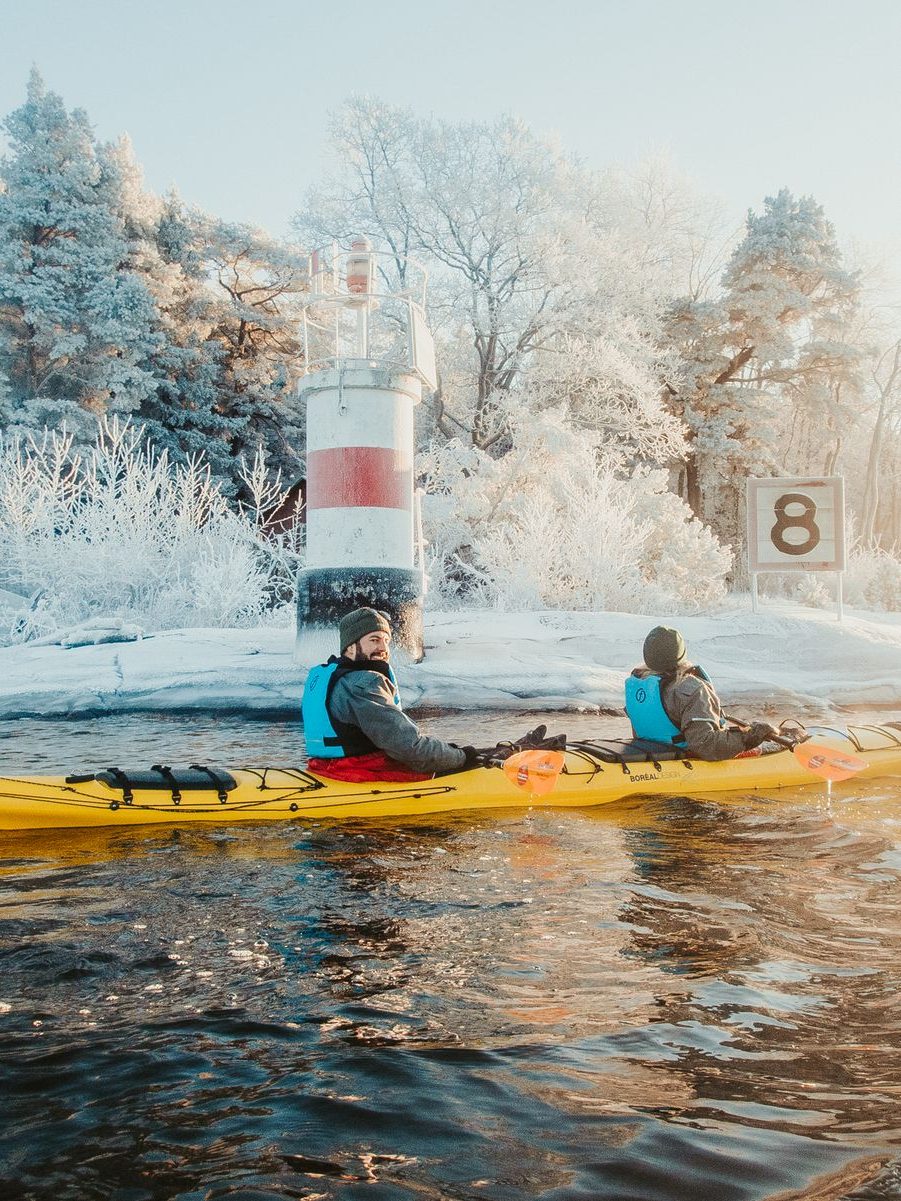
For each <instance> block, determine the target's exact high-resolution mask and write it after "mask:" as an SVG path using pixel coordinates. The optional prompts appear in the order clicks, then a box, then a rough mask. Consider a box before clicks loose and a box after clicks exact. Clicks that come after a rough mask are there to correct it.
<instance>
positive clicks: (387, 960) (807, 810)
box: [0, 727, 901, 1201]
mask: <svg viewBox="0 0 901 1201" xmlns="http://www.w3.org/2000/svg"><path fill="white" fill-rule="evenodd" d="M164 732H165V731H164ZM108 733H109V727H107V734H108ZM159 734H160V731H157V735H156V736H157V737H159ZM95 735H96V732H95ZM242 736H243V735H242ZM85 737H87V736H85ZM147 737H148V738H149V735H148V736H147ZM250 749H251V750H253V748H250ZM257 749H259V748H257ZM58 750H59V748H58V747H57V748H56V751H55V752H54V753H58ZM898 818H899V810H898V806H897V796H896V795H895V794H894V793H893V792H892V790H891V789H890V788H888V789H887V788H886V785H885V784H884V783H882V784H873V783H870V784H868V785H866V787H865V789H861V790H860V791H858V792H855V793H852V794H849V797H848V799H846V800H844V801H842V802H841V803H838V802H835V801H833V803H832V805H831V806H829V805H828V804H827V803H826V801H825V799H824V798H823V797H822V796H820V795H819V794H817V793H815V792H814V793H811V792H810V791H809V790H799V792H798V793H797V794H792V795H788V796H787V797H784V798H783V799H779V798H776V799H767V798H741V797H735V798H731V799H728V800H723V801H717V802H716V803H711V802H708V801H705V802H700V801H697V800H691V799H688V798H675V799H673V800H671V801H665V802H664V801H654V802H648V803H646V804H641V803H637V802H633V803H631V804H629V805H626V806H622V807H616V808H604V809H598V810H584V811H579V812H567V813H559V812H555V811H538V810H536V811H534V812H526V811H523V812H521V813H508V812H505V813H503V814H498V815H491V814H487V815H485V814H483V815H479V816H475V817H473V816H467V815H463V816H460V817H457V818H453V817H452V818H441V819H439V820H436V819H420V820H415V821H407V822H396V823H391V824H390V825H387V824H386V825H379V824H377V823H365V824H360V825H357V826H351V825H343V826H341V825H329V824H327V823H313V822H309V821H305V822H302V823H299V824H298V825H295V826H289V825H285V826H276V827H269V826H262V827H257V828H247V829H245V828H242V829H240V830H230V829H227V828H224V829H219V830H200V831H196V830H188V831H162V832H160V831H159V830H157V829H150V830H148V831H134V830H132V831H117V830H110V831H69V832H66V833H65V835H64V836H63V835H60V836H57V835H55V834H54V833H53V832H41V833H40V835H32V834H16V835H8V836H3V837H2V838H0V938H2V942H0V969H2V971H0V1057H2V1061H3V1063H2V1068H3V1072H4V1080H5V1085H4V1110H5V1122H4V1125H3V1127H2V1128H0V1164H3V1165H4V1166H3V1167H2V1168H0V1186H2V1187H0V1193H2V1195H3V1196H10V1197H14V1196H28V1197H35V1198H41V1199H43V1198H45V1197H46V1198H48V1199H49V1198H50V1197H51V1196H52V1197H53V1198H54V1201H65V1199H67V1198H78V1199H79V1201H81V1199H82V1198H94V1197H96V1198H104V1199H106V1198H110V1197H118V1196H122V1197H126V1196H127V1197H129V1198H130V1197H136V1198H145V1197H146V1198H154V1199H155V1198H163V1197H165V1198H179V1199H180V1201H182V1199H183V1201H188V1199H190V1201H195V1198H197V1199H199V1198H208V1197H226V1196H232V1197H234V1196H241V1197H284V1196H305V1197H317V1196H318V1197H322V1198H345V1197H347V1198H349V1197H354V1196H361V1195H363V1194H362V1192H361V1191H360V1190H361V1189H362V1187H363V1186H364V1185H366V1186H367V1187H369V1186H371V1184H372V1183H373V1182H378V1184H379V1195H380V1196H386V1197H389V1198H393V1197H398V1198H400V1197H408V1196H409V1197H413V1196H415V1197H422V1196H427V1197H428V1196H431V1197H436V1198H437V1197H470V1196H482V1197H490V1198H514V1197H515V1198H520V1197H523V1196H530V1197H533V1196H534V1197H538V1196H546V1197H553V1198H555V1201H556V1199H558V1198H568V1197H586V1198H587V1197H591V1198H610V1199H611V1201H612V1199H614V1198H615V1199H616V1201H622V1199H623V1198H641V1199H642V1201H645V1199H647V1198H658V1197H659V1198H666V1199H667V1201H675V1199H678V1198H683V1197H684V1198H697V1197H712V1198H717V1201H719V1199H720V1198H722V1199H723V1201H732V1199H733V1198H734V1199H739V1198H755V1199H756V1198H760V1199H763V1198H773V1197H775V1196H777V1195H779V1196H781V1197H783V1198H784V1197H787V1196H798V1197H801V1196H804V1197H813V1196H819V1197H827V1196H828V1197H832V1198H839V1197H843V1196H845V1197H849V1196H851V1195H852V1193H853V1196H854V1197H855V1199H857V1198H860V1199H865V1198H866V1199H868V1201H869V1199H870V1198H872V1199H875V1198H876V1197H877V1196H891V1195H893V1194H892V1192H891V1191H888V1192H886V1191H885V1190H886V1189H889V1190H891V1189H892V1188H893V1187H894V1186H895V1184H896V1183H897V1180H898V1174H897V1168H896V1167H895V1166H893V1165H892V1164H891V1163H890V1161H891V1159H892V1155H893V1148H896V1147H897V1144H898V1138H899V1112H901V1110H899V1096H901V1065H899V1062H898V1055H897V1044H898V1035H899V1019H898V1017H897V996H898V990H899V984H901V980H899V974H901V973H899V967H898V964H899V962H901V957H899V950H901V947H899V937H901V935H899V923H898V920H897V902H898V877H899V868H901V852H899V843H901V840H899V836H898V835H899V824H898ZM884 1165H888V1166H885V1167H884V1170H883V1166H884ZM880 1173H881V1174H880ZM893 1182H894V1183H893ZM367 1195H368V1194H367Z"/></svg>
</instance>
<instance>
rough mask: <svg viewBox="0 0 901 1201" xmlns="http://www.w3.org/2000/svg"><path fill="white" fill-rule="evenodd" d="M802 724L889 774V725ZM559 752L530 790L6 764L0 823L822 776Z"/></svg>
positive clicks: (509, 785)
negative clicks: (543, 788) (556, 768)
mask: <svg viewBox="0 0 901 1201" xmlns="http://www.w3.org/2000/svg"><path fill="white" fill-rule="evenodd" d="M808 733H809V734H810V735H811V736H812V737H814V738H815V739H816V742H817V743H818V744H822V745H823V746H826V747H830V748H833V749H834V751H835V752H836V753H838V754H845V755H849V756H855V757H856V760H857V764H858V766H857V767H856V768H855V771H859V772H860V774H861V775H864V776H870V777H872V776H890V775H895V774H901V726H893V725H884V726H877V725H872V726H849V727H848V728H847V729H831V728H828V727H823V726H820V727H816V728H810V729H809V730H808ZM661 753H662V750H661ZM668 753H669V754H670V755H675V752H673V751H669V752H668ZM861 760H863V761H864V762H865V766H863V767H861V766H860V761H861ZM562 762H563V767H562V771H560V773H559V775H555V780H554V783H553V786H552V789H551V790H550V791H548V792H545V794H544V795H541V796H538V795H534V796H533V795H531V793H530V784H529V778H528V775H527V774H524V775H523V778H522V779H521V780H519V781H518V783H519V785H520V786H517V781H516V780H515V779H513V780H511V778H510V775H515V773H507V772H505V771H503V770H499V769H498V767H477V768H474V769H471V770H470V771H465V772H459V773H457V774H455V775H448V776H439V777H436V778H434V779H431V780H426V781H423V782H421V783H416V784H409V783H404V784H394V783H369V782H367V783H365V784H352V783H346V782H343V781H342V782H339V781H336V780H328V779H325V778H323V777H321V776H317V775H314V774H313V773H312V772H309V771H307V770H306V769H305V768H302V767H243V768H236V769H224V768H219V767H213V766H203V765H197V764H195V765H192V766H191V767H190V768H185V769H176V768H169V767H164V766H161V765H160V766H156V767H154V768H150V769H141V770H128V769H120V768H108V769H106V770H103V771H97V772H83V773H80V774H72V775H69V776H58V777H56V776H6V777H0V830H37V829H60V828H65V827H75V826H137V825H149V824H151V823H158V822H160V823H166V824H169V825H173V824H176V825H182V824H189V823H195V822H201V823H203V822H207V823H211V822H215V823H220V824H222V823H235V822H259V821H286V820H289V821H290V820H291V819H292V818H305V819H309V818H328V819H342V818H343V819H357V818H372V817H375V818H392V817H415V816H418V815H420V814H429V813H450V812H463V811H467V810H489V809H505V808H516V807H522V806H524V805H529V804H531V803H534V804H540V805H541V806H553V807H559V808H577V807H582V806H591V805H603V804H608V803H610V802H614V801H622V800H625V799H629V798H632V797H639V796H652V797H655V796H656V797H659V796H684V795H688V796H695V795H705V794H707V793H718V792H769V791H771V790H773V789H778V788H790V787H792V788H795V787H798V786H799V785H804V784H810V785H818V786H819V787H821V788H822V787H823V781H822V779H821V778H819V776H818V775H816V774H815V773H814V772H813V771H811V770H810V769H809V768H808V767H805V766H804V765H803V764H802V763H800V762H799V761H798V759H797V758H796V757H795V756H794V755H793V754H792V752H791V751H790V750H788V749H786V750H779V751H776V752H774V753H772V754H766V755H760V756H757V757H751V758H741V759H729V760H726V761H724V762H720V763H705V762H702V761H701V760H697V759H694V760H690V759H680V758H678V757H673V758H670V759H662V758H659V757H658V755H657V754H655V753H654V751H653V750H647V749H638V748H637V747H636V746H635V744H633V743H626V742H615V741H608V740H604V741H597V742H576V743H568V744H567V746H566V750H565V752H564V754H563V758H562ZM537 791H538V789H537V788H536V789H535V792H537Z"/></svg>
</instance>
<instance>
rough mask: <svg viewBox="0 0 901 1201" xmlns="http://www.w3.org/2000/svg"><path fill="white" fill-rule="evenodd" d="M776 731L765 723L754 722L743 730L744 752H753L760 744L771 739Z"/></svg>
mask: <svg viewBox="0 0 901 1201" xmlns="http://www.w3.org/2000/svg"><path fill="white" fill-rule="evenodd" d="M775 733H776V731H775V730H774V729H773V727H772V726H771V725H770V724H769V722H766V721H755V722H752V723H751V725H749V726H748V728H747V730H745V732H744V735H745V750H746V751H750V750H753V748H754V747H755V746H760V744H761V742H766V740H767V739H768V738H772V737H773V735H774V734H775Z"/></svg>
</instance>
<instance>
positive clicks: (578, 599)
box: [420, 408, 732, 612]
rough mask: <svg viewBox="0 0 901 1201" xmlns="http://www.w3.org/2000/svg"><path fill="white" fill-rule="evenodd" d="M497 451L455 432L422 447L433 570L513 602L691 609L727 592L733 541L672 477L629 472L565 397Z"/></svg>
mask: <svg viewBox="0 0 901 1201" xmlns="http://www.w3.org/2000/svg"><path fill="white" fill-rule="evenodd" d="M511 431H512V439H511V447H510V450H509V451H508V453H507V454H505V455H503V456H502V457H500V458H497V457H492V456H491V455H488V454H486V453H485V452H484V451H482V450H480V449H479V448H478V447H474V446H472V445H471V443H465V442H462V441H460V440H459V439H454V440H452V441H450V442H447V443H445V444H443V445H436V446H435V447H434V448H433V450H432V452H431V453H430V454H429V455H427V456H425V457H424V458H422V459H421V462H420V467H421V470H422V473H423V481H424V485H425V489H426V496H425V498H424V505H423V513H424V519H425V533H426V538H427V539H428V543H429V553H430V556H431V569H432V575H433V580H434V581H435V583H436V585H437V591H438V594H439V596H440V597H441V598H442V599H443V600H445V601H447V600H467V601H469V602H472V601H476V602H480V603H483V604H489V605H497V606H499V607H501V608H517V607H520V608H522V607H525V608H546V607H559V608H577V609H621V610H627V611H629V610H632V611H644V612H648V611H654V610H655V609H657V610H660V611H669V612H672V611H674V610H675V611H690V610H693V609H697V608H701V607H703V606H705V605H708V604H711V603H715V602H716V601H717V600H719V599H720V598H721V597H722V595H723V594H724V590H725V584H724V580H725V575H726V572H727V571H728V570H729V568H730V566H731V562H732V556H731V553H730V552H729V551H728V550H727V549H725V548H723V547H722V546H720V545H719V543H718V542H717V541H716V539H715V538H714V537H713V535H712V534H711V533H710V532H709V530H707V529H706V528H705V527H704V526H703V525H702V524H701V523H700V522H699V521H697V520H696V519H694V518H693V517H692V515H691V513H690V511H689V510H688V508H687V506H686V505H685V504H684V502H682V501H680V500H679V498H678V497H677V496H675V495H674V494H673V493H672V492H670V491H668V489H667V476H666V472H664V471H662V470H657V471H648V470H647V469H645V468H640V467H639V468H636V469H634V470H631V471H628V472H626V473H623V472H622V471H621V470H618V469H617V462H616V456H614V461H613V462H611V461H608V460H607V459H606V457H605V455H604V454H603V453H601V454H599V453H598V450H597V448H596V447H595V446H594V445H592V444H591V442H590V441H588V440H587V439H586V438H585V436H584V435H583V434H579V433H574V432H573V431H572V429H571V428H570V427H569V422H568V420H567V415H566V413H565V411H564V410H563V409H562V408H558V409H556V410H555V409H547V410H545V411H543V412H542V413H541V414H540V416H538V417H534V416H529V417H524V416H523V415H522V414H512V415H511Z"/></svg>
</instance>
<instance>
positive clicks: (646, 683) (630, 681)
mask: <svg viewBox="0 0 901 1201" xmlns="http://www.w3.org/2000/svg"><path fill="white" fill-rule="evenodd" d="M626 716H627V717H628V719H629V721H630V722H631V723H632V733H633V735H634V736H635V737H636V738H642V739H644V740H646V741H647V742H665V743H668V744H669V745H670V746H680V747H684V746H685V739H684V738H683V736H682V731H681V730H680V729H679V727H678V726H677V725H676V723H675V722H674V721H673V720H672V719H671V718H670V715H669V714H668V713H667V711H666V709H664V707H663V697H662V696H661V695H660V676H655V675H650V676H636V675H631V676H629V677H628V678H627V679H626Z"/></svg>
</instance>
